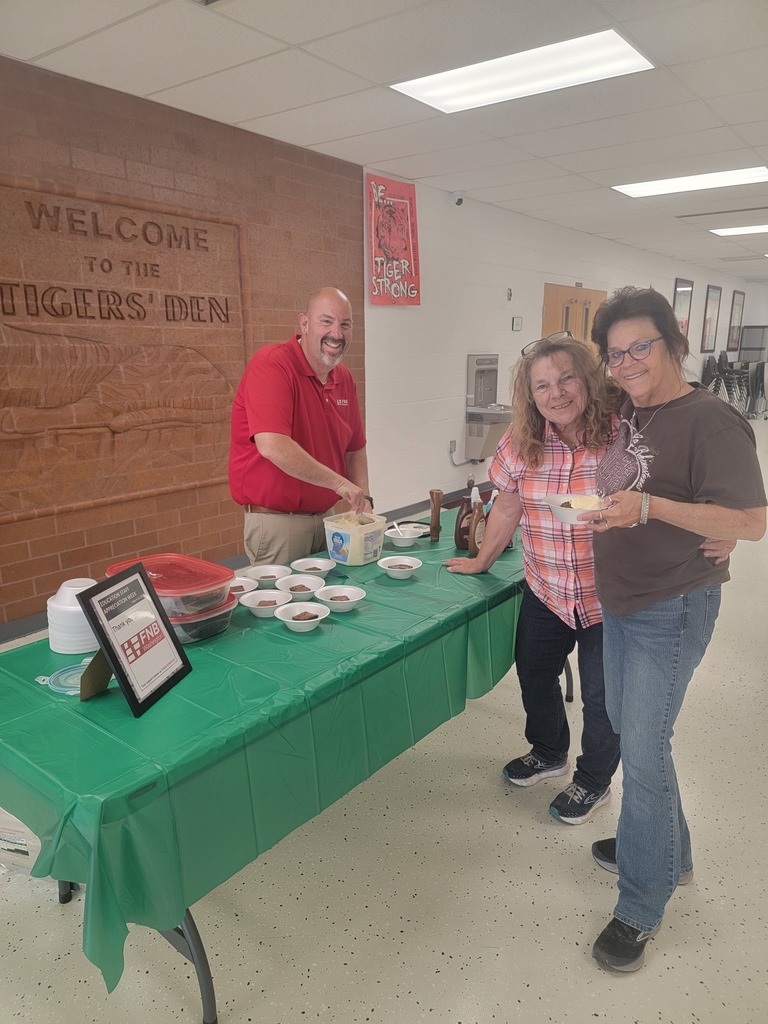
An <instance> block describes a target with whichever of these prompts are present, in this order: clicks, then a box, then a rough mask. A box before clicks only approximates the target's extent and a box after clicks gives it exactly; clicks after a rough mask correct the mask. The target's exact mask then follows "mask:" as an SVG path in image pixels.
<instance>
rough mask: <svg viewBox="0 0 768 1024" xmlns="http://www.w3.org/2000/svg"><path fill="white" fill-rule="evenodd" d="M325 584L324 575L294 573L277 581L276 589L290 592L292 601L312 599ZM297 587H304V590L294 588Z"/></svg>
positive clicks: (286, 592) (285, 592) (283, 592)
mask: <svg viewBox="0 0 768 1024" xmlns="http://www.w3.org/2000/svg"><path fill="white" fill-rule="evenodd" d="M324 585H325V580H324V579H323V577H322V576H300V575H299V574H298V573H294V574H293V575H292V576H283V578H282V579H281V580H278V581H277V583H275V590H279V591H280V592H281V593H282V594H289V595H290V598H291V600H292V601H311V600H312V598H313V597H314V596H315V594H316V592H317V591H318V590H319V589H320V588H321V587H322V586H324ZM295 587H304V589H303V590H294V588H295Z"/></svg>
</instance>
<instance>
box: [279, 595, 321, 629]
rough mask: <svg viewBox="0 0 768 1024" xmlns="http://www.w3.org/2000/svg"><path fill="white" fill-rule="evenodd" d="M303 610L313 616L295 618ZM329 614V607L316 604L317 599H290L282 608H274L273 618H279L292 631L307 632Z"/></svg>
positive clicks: (302, 612) (301, 613)
mask: <svg viewBox="0 0 768 1024" xmlns="http://www.w3.org/2000/svg"><path fill="white" fill-rule="evenodd" d="M304 612H310V613H311V614H312V615H314V616H315V617H314V618H313V619H297V618H296V616H297V615H303V614H304ZM330 614H331V610H330V608H328V606H327V605H324V604H318V603H317V601H291V603H290V604H286V605H283V607H282V608H278V609H277V610H276V612H275V618H276V619H280V621H281V622H282V623H284V624H285V625H286V626H287V627H288V629H292V630H293V632H294V633H308V632H309V631H310V630H311V629H315V627H316V626H319V625H320V621H321V619H324V618H326V616H328V615H330Z"/></svg>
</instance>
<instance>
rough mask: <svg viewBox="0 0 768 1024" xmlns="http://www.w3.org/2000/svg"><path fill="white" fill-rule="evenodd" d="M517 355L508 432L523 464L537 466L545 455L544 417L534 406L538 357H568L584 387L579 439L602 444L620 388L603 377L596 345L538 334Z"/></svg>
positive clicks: (608, 429)
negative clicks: (532, 375) (535, 369)
mask: <svg viewBox="0 0 768 1024" xmlns="http://www.w3.org/2000/svg"><path fill="white" fill-rule="evenodd" d="M527 348H528V351H526V353H525V355H522V356H520V358H519V359H518V361H517V363H516V364H515V366H514V367H513V377H512V424H511V426H510V428H509V429H510V436H511V438H512V441H513V443H514V446H515V448H516V449H517V451H518V452H519V454H520V458H521V459H522V460H523V462H525V463H526V465H529V466H533V467H536V466H540V465H541V462H542V459H543V458H544V431H545V428H546V420H545V418H544V417H543V416H542V415H541V413H540V412H539V410H538V409H537V408H536V403H535V402H534V400H533V392H532V390H531V373H532V371H533V366H534V364H535V363H536V362H538V360H539V359H544V358H546V357H548V356H557V355H560V354H563V355H568V356H570V357H571V360H572V363H573V372H574V373H575V374H576V376H577V377H578V379H579V381H580V382H581V384H582V386H583V387H584V389H585V391H586V396H587V403H586V407H585V409H584V420H585V422H584V426H583V428H582V430H581V431H580V432H579V434H580V441H581V442H582V444H584V445H586V446H587V447H589V448H603V447H605V445H606V442H607V439H608V438H609V436H610V431H611V415H612V413H613V412H614V411H615V410H616V409H617V408H618V405H619V401H618V397H619V392H618V389H617V388H616V386H615V385H614V384H613V382H612V381H611V380H610V378H608V377H606V374H605V370H604V368H603V366H602V363H601V360H600V357H599V355H598V352H597V349H596V347H595V346H593V345H591V344H590V343H588V342H583V341H578V340H576V339H575V338H559V337H558V338H541V339H540V340H539V341H537V342H535V343H534V344H533V345H532V346H527Z"/></svg>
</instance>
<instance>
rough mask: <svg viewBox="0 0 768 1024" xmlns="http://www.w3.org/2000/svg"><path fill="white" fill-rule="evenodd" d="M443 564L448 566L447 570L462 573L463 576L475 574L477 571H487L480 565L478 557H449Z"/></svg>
mask: <svg viewBox="0 0 768 1024" xmlns="http://www.w3.org/2000/svg"><path fill="white" fill-rule="evenodd" d="M443 565H447V566H448V572H459V573H464V575H465V576H476V575H477V573H480V572H487V569H485V568H483V567H482V566H481V565H480V559H479V558H449V559H448V561H447V562H443Z"/></svg>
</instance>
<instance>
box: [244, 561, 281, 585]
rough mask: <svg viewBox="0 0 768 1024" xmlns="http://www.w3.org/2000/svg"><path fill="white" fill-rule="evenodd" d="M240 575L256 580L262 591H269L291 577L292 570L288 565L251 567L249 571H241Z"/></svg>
mask: <svg viewBox="0 0 768 1024" xmlns="http://www.w3.org/2000/svg"><path fill="white" fill-rule="evenodd" d="M240 575H241V576H247V577H248V578H249V579H252V580H256V582H257V583H258V584H259V587H260V588H261V589H262V590H269V588H270V587H274V586H275V583H276V582H277V581H278V580H281V579H283V577H284V576H290V575H291V570H290V568H289V567H288V566H287V565H251V566H249V568H247V569H241V570H240Z"/></svg>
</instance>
